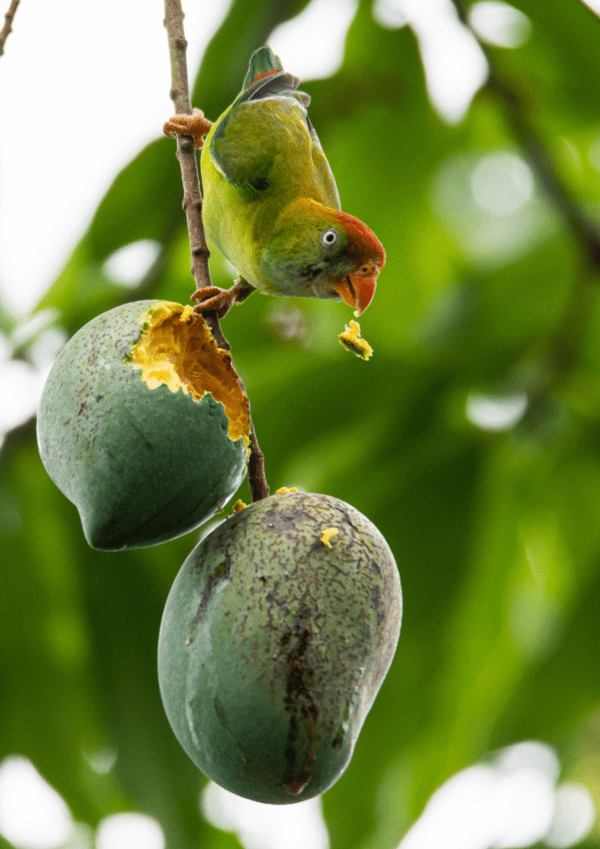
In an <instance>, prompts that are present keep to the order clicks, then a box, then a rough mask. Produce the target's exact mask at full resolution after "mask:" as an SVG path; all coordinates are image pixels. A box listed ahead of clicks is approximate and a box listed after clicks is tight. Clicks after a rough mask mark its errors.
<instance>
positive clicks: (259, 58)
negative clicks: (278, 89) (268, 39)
mask: <svg viewBox="0 0 600 849" xmlns="http://www.w3.org/2000/svg"><path fill="white" fill-rule="evenodd" d="M281 71H283V65H282V64H281V59H280V58H279V56H275V54H274V53H273V51H272V50H271V48H270V47H259V48H258V50H256V51H255V52H254V53H253V54H252V56H251V57H250V67H249V68H248V73H247V74H246V78H245V80H244V86H243V87H244V88H249V87H250V86H251V85H252V83H255V82H256V81H257V80H258V79H261V78H262V77H264V76H266V75H267V74H278V73H280V72H281Z"/></svg>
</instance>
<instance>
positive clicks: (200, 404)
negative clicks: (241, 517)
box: [37, 301, 247, 551]
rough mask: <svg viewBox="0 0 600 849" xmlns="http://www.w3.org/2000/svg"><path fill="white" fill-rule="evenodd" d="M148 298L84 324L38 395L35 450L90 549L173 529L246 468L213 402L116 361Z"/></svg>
mask: <svg viewBox="0 0 600 849" xmlns="http://www.w3.org/2000/svg"><path fill="white" fill-rule="evenodd" d="M157 303H161V302H156V301H136V302H132V303H128V304H124V305H122V306H119V307H116V308H115V309H112V310H109V311H108V312H105V313H103V314H102V315H99V316H97V317H96V318H95V319H93V320H92V321H90V322H89V323H88V324H86V325H85V326H84V327H83V328H81V330H79V331H78V332H77V333H76V334H75V335H74V336H73V337H72V338H71V339H70V340H69V342H68V343H67V344H66V345H65V347H64V348H63V350H62V351H61V352H60V354H59V355H58V357H57V359H56V361H55V363H54V365H53V366H52V369H51V371H50V374H49V376H48V379H47V381H46V384H45V386H44V390H43V393H42V397H41V401H40V406H39V410H38V422H37V434H38V445H39V451H40V456H41V458H42V462H43V464H44V466H45V468H46V470H47V472H48V474H49V475H50V477H51V478H52V480H53V481H54V483H55V484H56V485H57V486H58V487H59V489H60V490H61V491H62V492H63V493H64V494H65V495H66V496H67V498H69V499H70V500H71V501H72V502H73V503H74V504H75V505H76V506H77V509H78V510H79V514H80V518H81V522H82V525H83V531H84V534H85V537H86V539H87V541H88V543H89V544H90V545H91V546H92V547H93V548H98V549H103V550H110V551H114V550H118V549H124V548H138V547H142V546H148V545H155V544H157V543H160V542H164V541H165V540H169V539H172V538H174V537H176V536H179V535H181V534H183V533H185V532H187V531H189V530H191V529H192V528H194V527H196V526H197V525H199V524H201V523H202V522H204V521H206V520H207V519H209V518H210V517H211V516H212V515H214V513H216V511H217V510H218V509H220V508H221V507H222V506H223V505H224V504H225V503H226V502H227V501H228V500H229V499H230V498H231V496H232V495H233V494H234V493H235V492H236V490H237V489H238V487H239V485H240V483H241V482H242V480H243V477H244V475H245V473H246V458H247V450H246V448H245V447H244V445H243V439H242V438H240V439H238V440H237V441H235V442H234V441H232V440H231V439H230V438H229V436H228V419H227V416H226V415H225V412H224V407H223V404H221V403H217V402H216V401H215V400H214V399H213V398H212V396H211V395H210V394H206V395H204V396H203V397H202V398H201V399H200V400H199V401H195V400H194V399H193V398H192V396H191V395H190V394H184V392H183V391H181V390H179V391H177V392H171V391H170V389H169V388H168V387H167V386H166V385H162V386H158V387H157V388H156V389H149V388H148V386H147V384H146V383H145V382H144V380H143V378H142V373H141V371H140V370H139V369H133V368H132V366H131V365H130V364H129V363H127V362H125V360H126V358H127V356H128V355H129V354H130V350H131V345H132V343H134V342H136V341H137V340H138V339H139V338H140V334H141V330H142V326H141V325H140V323H139V320H138V318H139V316H140V315H141V314H142V313H143V312H144V311H145V310H147V309H148V308H149V307H151V306H153V305H155V304H157ZM163 303H164V302H163Z"/></svg>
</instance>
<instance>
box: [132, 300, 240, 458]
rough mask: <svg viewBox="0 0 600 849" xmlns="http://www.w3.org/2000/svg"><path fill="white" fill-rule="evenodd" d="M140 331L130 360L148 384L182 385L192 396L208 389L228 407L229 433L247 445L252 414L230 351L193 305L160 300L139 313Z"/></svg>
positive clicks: (151, 386)
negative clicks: (222, 345)
mask: <svg viewBox="0 0 600 849" xmlns="http://www.w3.org/2000/svg"><path fill="white" fill-rule="evenodd" d="M139 322H140V324H141V325H142V332H141V336H140V338H139V340H138V341H137V342H136V343H135V344H134V345H133V346H132V350H131V354H130V355H129V357H128V360H127V361H128V362H129V363H130V364H131V366H132V368H134V369H141V371H142V378H143V379H144V381H145V382H146V384H147V386H148V388H149V389H156V388H157V387H159V386H162V385H163V384H166V386H168V387H169V389H170V390H171V392H177V391H178V390H179V389H181V390H182V391H183V392H185V393H186V394H191V396H192V398H193V399H194V401H199V400H200V399H201V398H202V396H203V395H205V394H206V393H207V392H210V394H211V395H212V397H213V398H214V399H215V401H220V402H221V403H222V404H223V406H224V407H225V413H226V415H227V418H228V419H229V430H228V433H229V438H230V439H232V440H233V441H234V442H235V441H237V440H238V439H239V438H240V436H243V437H244V445H247V444H249V437H248V432H249V429H250V413H249V404H248V396H247V395H246V393H245V392H244V390H243V389H242V387H241V384H240V382H239V379H238V377H237V375H236V373H235V371H234V369H233V366H232V364H231V354H230V353H229V352H228V351H225V350H223V349H222V348H219V347H218V346H217V343H216V342H215V340H214V338H213V336H212V334H211V332H210V329H209V328H208V325H207V324H206V323H205V321H204V319H203V318H202V316H199V315H198V314H196V313H195V312H194V309H193V307H191V306H185V307H184V306H182V305H181V304H176V303H172V302H170V301H158V302H157V303H155V304H153V305H152V306H151V307H150V308H149V309H147V310H145V311H144V312H143V313H142V314H141V315H140V316H139Z"/></svg>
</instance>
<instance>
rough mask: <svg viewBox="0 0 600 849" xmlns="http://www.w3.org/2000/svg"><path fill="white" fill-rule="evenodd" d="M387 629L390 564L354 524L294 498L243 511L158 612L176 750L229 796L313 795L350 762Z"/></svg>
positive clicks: (209, 539)
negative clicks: (227, 792) (229, 794)
mask: <svg viewBox="0 0 600 849" xmlns="http://www.w3.org/2000/svg"><path fill="white" fill-rule="evenodd" d="M333 537H334V538H335V541H334V542H333V543H332V542H330V540H331V539H332V538H333ZM401 617H402V593H401V589H400V579H399V576H398V569H397V567H396V563H395V561H394V557H393V555H392V552H391V551H390V549H389V547H388V545H387V543H386V541H385V539H384V538H383V537H382V535H381V534H380V532H379V531H378V530H377V528H376V527H375V526H374V525H373V524H372V523H371V522H370V521H369V520H368V519H367V518H366V517H365V516H363V515H362V513H359V511H358V510H356V509H355V508H354V507H351V506H350V505H349V504H346V503H345V502H344V501H340V500H339V499H337V498H332V497H331V496H328V495H316V494H314V493H306V492H295V493H294V492H287V493H282V494H280V495H273V496H271V497H269V498H265V499H263V500H261V501H255V502H254V503H252V504H250V505H249V506H248V507H246V508H245V509H244V510H241V511H240V512H238V513H235V514H234V515H232V516H229V517H228V518H227V519H226V520H225V521H224V522H223V523H221V524H220V525H219V526H218V527H217V528H216V529H215V530H213V531H212V532H211V533H210V534H209V535H208V536H206V537H205V538H204V539H203V540H202V542H201V543H199V544H198V545H197V546H196V548H194V550H193V551H192V552H191V554H190V555H189V557H188V558H187V560H186V561H185V563H184V564H183V566H182V568H181V570H180V572H179V574H178V576H177V578H176V579H175V583H174V584H173V587H172V588H171V592H170V593H169V597H168V599H167V603H166V606H165V610H164V613H163V618H162V623H161V628H160V636H159V647H158V673H159V684H160V690H161V695H162V699H163V704H164V707H165V711H166V713H167V717H168V719H169V722H170V724H171V727H172V728H173V731H174V732H175V735H176V737H177V739H178V740H179V742H180V743H181V745H182V746H183V748H184V749H185V751H186V752H187V754H188V755H189V757H190V758H191V759H192V760H193V761H194V763H195V764H196V765H197V766H198V767H199V769H201V770H202V772H204V773H205V774H206V775H207V776H209V777H210V778H212V779H213V780H214V781H216V782H217V783H218V784H220V785H221V786H222V787H225V788H226V789H227V790H230V791H232V792H233V793H237V794H238V795H240V796H245V797H247V798H249V799H254V800H255V801H258V802H268V803H271V804H290V803H293V802H300V801H303V800H305V799H310V798H312V797H313V796H317V795H318V794H319V793H323V792H324V791H325V790H327V789H328V788H329V787H331V785H332V784H334V783H335V782H336V781H337V779H338V778H339V777H340V775H341V774H342V772H343V771H344V769H345V768H346V767H347V765H348V763H349V761H350V758H351V757H352V752H353V749H354V745H355V743H356V740H357V738H358V735H359V733H360V730H361V727H362V725H363V723H364V721H365V719H366V716H367V714H368V712H369V710H370V708H371V706H372V704H373V702H374V700H375V697H376V695H377V693H378V691H379V688H380V687H381V684H382V683H383V680H384V678H385V675H386V673H387V671H388V668H389V666H390V664H391V662H392V659H393V656H394V652H395V650H396V644H397V642H398V636H399V633H400V622H401Z"/></svg>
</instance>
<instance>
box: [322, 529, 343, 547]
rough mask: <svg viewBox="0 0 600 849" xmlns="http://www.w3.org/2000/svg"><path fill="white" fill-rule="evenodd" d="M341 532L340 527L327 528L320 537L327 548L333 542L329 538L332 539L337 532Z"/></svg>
mask: <svg viewBox="0 0 600 849" xmlns="http://www.w3.org/2000/svg"><path fill="white" fill-rule="evenodd" d="M339 532H340V531H339V528H325V530H324V531H323V533H322V534H321V537H320V539H321V542H322V543H323V545H326V546H327V548H331V543H330V542H329V540H330V539H331V537H334V536H335V535H336V534H339Z"/></svg>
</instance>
